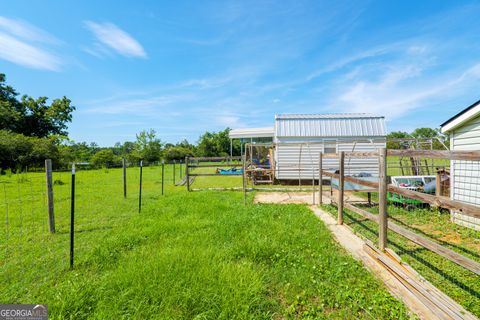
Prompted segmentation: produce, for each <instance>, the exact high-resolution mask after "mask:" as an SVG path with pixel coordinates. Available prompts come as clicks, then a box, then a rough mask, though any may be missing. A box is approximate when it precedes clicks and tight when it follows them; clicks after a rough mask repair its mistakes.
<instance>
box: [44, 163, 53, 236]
mask: <svg viewBox="0 0 480 320" xmlns="http://www.w3.org/2000/svg"><path fill="white" fill-rule="evenodd" d="M45 174H46V177H47V202H48V226H49V228H50V232H51V233H55V214H54V206H53V182H52V160H51V159H47V160H45Z"/></svg>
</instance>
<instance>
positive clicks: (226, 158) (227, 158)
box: [190, 157, 242, 161]
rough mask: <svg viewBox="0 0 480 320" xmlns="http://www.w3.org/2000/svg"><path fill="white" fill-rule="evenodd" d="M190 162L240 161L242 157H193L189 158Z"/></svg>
mask: <svg viewBox="0 0 480 320" xmlns="http://www.w3.org/2000/svg"><path fill="white" fill-rule="evenodd" d="M190 160H191V161H221V160H225V161H232V160H238V161H240V160H242V157H193V158H190Z"/></svg>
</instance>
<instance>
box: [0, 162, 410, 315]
mask: <svg viewBox="0 0 480 320" xmlns="http://www.w3.org/2000/svg"><path fill="white" fill-rule="evenodd" d="M149 170H151V171H149ZM111 171H112V170H111ZM145 172H146V173H147V179H146V191H145V199H144V206H143V209H142V212H141V213H140V214H139V213H137V212H136V207H135V204H136V200H137V199H136V198H135V197H134V196H133V195H132V196H131V198H129V199H127V200H122V199H121V198H120V199H117V198H115V201H116V202H118V201H125V204H124V205H116V206H113V205H111V204H110V202H111V201H113V200H112V199H113V198H114V197H113V196H110V197H109V196H108V194H107V195H104V196H103V197H101V198H102V199H103V202H104V205H103V207H102V210H95V215H91V216H90V218H89V220H90V221H91V223H89V224H88V225H85V226H87V227H85V228H83V227H82V225H79V226H78V227H77V228H78V229H79V230H78V233H77V235H76V242H77V244H78V250H77V252H76V254H77V258H76V265H75V268H74V270H73V271H70V270H68V265H67V259H68V233H67V232H65V230H60V232H59V233H57V234H55V235H53V236H46V237H44V238H43V240H42V241H38V242H40V243H36V244H34V243H31V244H30V243H29V242H28V241H26V242H23V243H22V247H23V248H22V257H21V259H20V260H16V261H12V257H11V258H10V260H9V261H7V264H6V265H4V266H3V268H2V273H3V274H2V275H1V277H2V288H1V290H0V303H47V304H48V305H49V311H50V315H51V318H52V319H64V318H67V319H95V318H96V319H121V318H125V319H132V318H133V319H151V318H153V319H194V318H195V319H272V318H273V319H282V318H302V319H303V318H307V319H308V318H310V319H322V318H343V319H352V318H359V319H362V318H364V319H405V318H409V315H408V313H407V311H406V309H405V307H404V306H403V305H402V304H401V303H400V302H398V301H397V300H395V299H394V298H393V297H392V296H390V295H389V294H388V292H387V291H386V290H385V289H384V287H383V285H382V284H381V283H379V281H377V280H376V279H375V278H374V276H373V275H371V274H370V273H369V272H368V271H366V269H364V268H363V267H362V266H361V264H360V263H358V262H356V261H355V260H353V258H351V257H350V256H348V255H347V254H346V253H345V252H344V250H343V249H342V248H341V247H339V246H338V245H337V244H336V243H335V241H334V240H333V239H332V237H331V235H330V233H329V231H328V230H327V229H326V227H325V226H324V225H323V224H322V223H321V222H320V221H319V220H318V219H317V218H316V217H315V216H314V215H313V214H312V213H311V212H310V211H309V210H308V208H306V207H305V206H301V205H253V204H251V196H250V197H249V204H248V205H247V206H246V207H244V206H243V195H242V194H241V193H240V192H192V193H187V192H185V188H182V187H173V186H171V184H169V185H168V187H167V189H166V194H165V196H163V197H162V196H161V195H160V193H159V186H158V180H156V179H157V178H156V177H159V175H158V170H157V169H154V170H153V169H147V170H146V171H145ZM153 172H155V174H153ZM108 174H112V172H110V173H108ZM148 177H152V178H150V179H149V178H148ZM166 177H168V176H167V175H166ZM65 188H68V185H66V186H65ZM108 190H110V188H106V189H105V192H108ZM100 196H101V195H100ZM99 205H101V202H100V203H97V204H96V206H99ZM82 206H84V207H85V208H87V209H88V207H89V205H88V203H83V204H81V205H80V208H82ZM92 206H93V204H92ZM119 210H123V211H122V212H117V211H119ZM82 212H83V213H82ZM10 214H12V212H10ZM82 214H85V211H79V212H78V215H82ZM80 221H81V220H80ZM93 222H95V223H93ZM93 226H95V227H94V228H93ZM30 245H31V247H30ZM45 247H48V248H49V249H48V252H49V254H48V255H47V256H42V250H41V249H42V248H45ZM30 248H31V249H30ZM12 265H14V268H12V267H11V266H12ZM9 266H10V267H9ZM6 271H8V272H9V273H8V274H5V272H6Z"/></svg>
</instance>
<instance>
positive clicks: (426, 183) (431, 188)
mask: <svg viewBox="0 0 480 320" xmlns="http://www.w3.org/2000/svg"><path fill="white" fill-rule="evenodd" d="M391 179H392V184H393V185H394V186H396V187H399V188H404V189H408V190H413V191H417V192H423V193H427V194H435V190H436V177H435V176H393V177H391ZM387 199H388V201H391V202H392V203H393V204H395V205H398V206H402V207H404V208H406V209H407V210H413V209H415V208H426V207H428V204H427V203H424V202H422V201H420V200H416V199H410V198H407V197H405V196H403V195H400V194H397V193H394V192H388V193H387Z"/></svg>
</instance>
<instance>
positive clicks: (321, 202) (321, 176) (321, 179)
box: [318, 152, 323, 205]
mask: <svg viewBox="0 0 480 320" xmlns="http://www.w3.org/2000/svg"><path fill="white" fill-rule="evenodd" d="M322 158H323V157H322V153H321V152H320V154H319V158H318V159H319V160H318V189H319V190H318V203H319V204H320V205H322V204H323V183H322V182H323V174H322V170H323V168H322V167H323V164H322V161H323V159H322Z"/></svg>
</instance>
